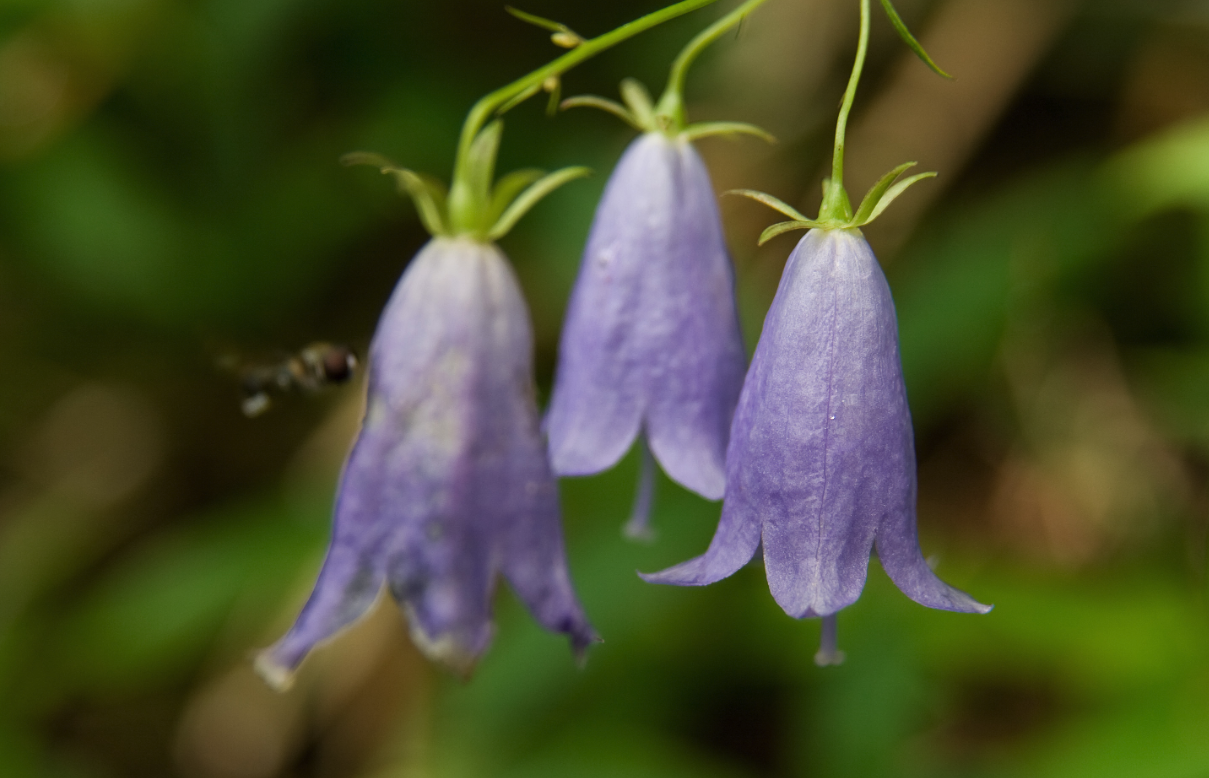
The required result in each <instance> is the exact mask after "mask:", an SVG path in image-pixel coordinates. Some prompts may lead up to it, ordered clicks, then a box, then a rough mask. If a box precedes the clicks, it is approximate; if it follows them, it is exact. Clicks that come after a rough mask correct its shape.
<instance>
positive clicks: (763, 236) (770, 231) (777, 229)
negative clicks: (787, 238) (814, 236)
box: [756, 219, 823, 246]
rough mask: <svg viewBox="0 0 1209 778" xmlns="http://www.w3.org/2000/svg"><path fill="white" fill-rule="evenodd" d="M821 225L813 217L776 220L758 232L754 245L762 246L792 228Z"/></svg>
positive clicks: (801, 228) (805, 228) (800, 228)
mask: <svg viewBox="0 0 1209 778" xmlns="http://www.w3.org/2000/svg"><path fill="white" fill-rule="evenodd" d="M821 226H823V225H821V224H819V223H818V222H816V221H814V220H813V219H794V220H793V221H790V222H777V223H776V224H774V225H772V226H770V227H768V228H766V229H765V230H764V232H761V233H760V240H759V242H758V243H757V244H756V245H759V246H763V245H764V244H765V243H767V242H768V241H770V240H772V239H773V238H775V237H777V236H778V235H783V234H785V233H786V232H792V231H793V230H813V229H814V228H815V227H821Z"/></svg>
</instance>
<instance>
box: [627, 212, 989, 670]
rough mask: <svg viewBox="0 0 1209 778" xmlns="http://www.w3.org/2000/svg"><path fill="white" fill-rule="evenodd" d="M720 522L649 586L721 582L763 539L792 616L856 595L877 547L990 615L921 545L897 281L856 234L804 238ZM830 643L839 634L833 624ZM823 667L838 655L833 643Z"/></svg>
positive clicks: (962, 604)
mask: <svg viewBox="0 0 1209 778" xmlns="http://www.w3.org/2000/svg"><path fill="white" fill-rule="evenodd" d="M726 464H727V468H726V471H727V472H726V476H727V488H726V500H725V502H724V503H723V508H722V519H721V522H720V524H719V525H718V530H717V533H716V534H715V535H714V539H713V541H712V542H711V543H710V546H709V549H708V550H707V551H706V552H705V554H703V555H702V556H699V557H697V558H695V559H691V560H689V561H687V562H684V563H682V564H679V565H676V566H675V567H672V568H669V569H667V570H664V571H662V572H659V573H654V574H651V575H644V576H643V578H644V579H646V580H647V581H650V582H651V583H664V584H676V585H680V586H701V585H704V584H709V583H713V582H715V581H718V580H721V579H723V578H726V577H727V576H729V575H731V574H732V573H734V572H735V571H737V570H738V569H739V568H740V567H742V566H743V565H745V564H747V562H748V561H749V560H750V559H751V558H752V556H753V555H754V554H755V552H756V549H757V548H759V547H760V546H761V544H762V545H763V549H764V564H765V568H766V571H767V575H768V585H769V588H770V589H771V591H772V595H773V597H774V598H775V599H776V601H777V603H778V604H779V605H780V606H781V607H782V608H783V609H784V610H785V612H786V613H788V614H789V615H790V616H793V617H795V618H806V617H812V616H814V617H818V616H822V617H829V616H832V615H833V614H835V613H836V612H837V611H839V610H840V609H841V608H845V607H847V606H849V605H851V604H852V603H854V602H855V601H856V600H857V598H858V597H859V596H860V593H861V589H862V588H863V587H864V585H865V576H866V572H867V568H868V564H869V556H870V552H871V550H872V549H873V548H874V547H876V549H877V556H878V559H879V560H880V562H881V565H882V568H883V569H884V570H885V571H886V573H887V574H888V575H889V576H890V578H891V580H893V581H894V583H895V584H896V585H897V586H898V588H899V589H901V590H902V591H903V593H904V594H906V595H907V596H908V597H910V598H911V599H913V600H915V601H916V602H918V603H920V604H921V605H926V606H928V607H930V608H939V609H942V610H952V611H964V612H969V613H985V612H987V611H989V610H990V608H989V607H988V606H985V605H981V604H979V603H977V602H975V601H974V600H973V599H972V598H971V597H970V596H969V595H967V594H965V593H964V592H961V591H958V590H957V589H954V588H953V587H951V586H949V585H947V584H945V583H944V582H942V581H941V580H940V579H939V578H937V577H936V575H935V574H934V573H933V572H932V570H931V568H929V566H928V564H927V562H926V561H925V560H924V557H923V554H922V553H921V551H920V547H919V541H918V538H917V535H916V526H915V493H916V479H915V449H914V442H913V436H912V429H911V415H910V411H909V410H908V407H907V393H906V388H905V386H904V384H903V374H902V366H901V362H900V359H899V353H898V328H897V323H896V321H895V314H894V302H893V300H892V299H891V297H890V288H889V286H888V285H887V284H886V279H885V276H884V275H883V274H882V271H881V268H880V267H879V266H878V263H877V259H876V258H875V257H874V256H873V251H872V250H871V249H870V248H869V244H868V243H867V242H866V241H865V239H864V237H863V236H862V235H861V233H860V232H859V230H856V229H814V230H811V231H810V232H808V233H807V234H806V235H805V237H803V238H802V240H801V241H800V242H799V243H798V245H797V248H796V249H794V251H793V254H791V255H790V257H789V261H788V263H787V264H786V266H785V272H784V275H783V276H782V277H781V283H780V286H779V288H778V289H777V294H776V297H775V298H774V300H773V303H772V307H771V308H770V309H769V311H768V316H767V317H766V318H765V320H764V330H763V333H762V334H761V336H760V342H759V345H758V346H757V347H756V353H755V356H754V357H753V359H752V364H751V369H750V370H749V371H748V374H747V380H746V381H745V383H744V385H743V393H742V395H741V397H740V399H739V406H738V409H737V410H736V411H735V418H734V424H733V425H732V427H731V434H730V447H729V451H728V452H727V461H726ZM829 627H830V628H831V630H832V635H831V638H830V640H831V641H834V623H831V624H830V625H829ZM824 643H825V645H824V649H823V651H822V652H821V655H820V657H819V659H820V661H821V662H827V661H833V660H834V659H835V653H834V645H831V646H827V645H826V643H827V639H826V638H825V641H824Z"/></svg>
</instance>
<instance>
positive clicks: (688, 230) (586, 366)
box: [546, 131, 747, 531]
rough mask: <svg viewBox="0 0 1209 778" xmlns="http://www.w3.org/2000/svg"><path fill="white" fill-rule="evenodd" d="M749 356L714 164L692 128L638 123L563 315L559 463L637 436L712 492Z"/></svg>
mask: <svg viewBox="0 0 1209 778" xmlns="http://www.w3.org/2000/svg"><path fill="white" fill-rule="evenodd" d="M746 363H747V357H746V354H745V353H744V348H743V340H742V336H741V334H740V331H739V320H738V315H737V313H736V310H735V299H734V273H733V271H732V269H731V264H730V257H729V255H728V254H727V250H726V243H725V240H724V238H723V235H722V226H721V223H720V219H719V217H718V207H717V205H716V202H715V195H714V190H713V186H712V185H711V183H710V179H709V174H708V173H707V172H706V169H705V165H704V164H703V163H702V161H701V157H700V156H699V155H698V154H697V152H696V150H695V149H694V148H693V146H692V144H691V143H690V142H689V141H688V140H687V139H685V138H681V137H669V136H668V135H666V134H664V133H662V132H658V131H654V132H647V133H644V134H643V135H641V136H640V137H639V138H638V139H637V140H635V141H634V142H633V143H632V144H631V146H630V148H629V149H628V150H627V151H626V153H625V155H624V156H623V157H622V159H621V162H620V163H619V164H618V165H617V169H616V170H615V171H614V172H613V176H612V177H611V178H610V179H609V183H608V185H607V187H606V188H605V193H604V197H603V199H602V200H601V202H600V206H599V207H598V208H597V211H596V218H595V221H594V222H593V224H592V230H591V234H590V236H589V238H588V244H587V248H586V249H585V251H584V257H583V264H582V265H581V267H580V271H579V278H578V280H577V281H576V284H575V289H574V291H573V292H572V296H571V301H570V305H569V308H568V311H567V317H566V322H565V324H564V325H563V332H562V340H561V343H560V346H559V364H558V368H557V372H556V374H555V382H554V393H553V395H552V397H551V401H550V409H549V412H548V414H547V417H546V432H547V435H548V436H549V442H550V459H551V463H552V464H553V467H554V471H555V472H556V473H558V474H559V475H588V474H592V473H598V472H600V471H602V470H605V469H607V468H609V467H612V466H613V465H614V464H616V462H617V460H619V459H620V458H621V457H622V455H624V454H625V453H626V451H628V450H629V448H630V446H631V445H632V444H633V443H634V440H635V438H637V437H638V436H639V435H642V436H644V438H645V441H646V443H647V444H648V445H649V447H650V451H651V453H652V454H653V455H654V458H655V459H656V460H657V461H658V462H659V464H660V465H662V466H663V469H664V471H665V472H666V473H667V474H668V475H669V476H670V477H671V478H672V479H673V480H675V481H677V482H678V483H680V484H681V485H683V486H685V487H687V488H689V489H692V490H693V491H695V492H697V493H699V494H701V495H703V496H705V497H708V498H710V499H714V500H717V499H720V498H721V497H722V493H723V490H724V487H725V482H726V481H725V473H724V463H725V457H726V440H727V434H728V431H729V429H730V421H731V416H732V414H733V413H734V408H735V403H736V402H737V401H738V397H739V389H740V387H741V386H742V383H743V373H744V370H745V368H746ZM640 518H641V517H640ZM631 529H632V531H640V530H641V521H639V522H636V524H635V525H634V526H633V527H632V528H631Z"/></svg>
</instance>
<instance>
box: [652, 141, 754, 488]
mask: <svg viewBox="0 0 1209 778" xmlns="http://www.w3.org/2000/svg"><path fill="white" fill-rule="evenodd" d="M675 145H676V148H677V152H678V155H677V156H678V165H677V168H676V172H677V174H678V176H679V179H680V180H679V186H678V187H677V190H678V192H679V195H680V199H679V201H678V203H677V205H678V208H677V209H676V210H675V211H674V213H675V217H676V221H677V227H676V229H675V235H674V240H673V242H672V243H671V245H670V246H668V247H667V259H666V264H665V270H666V272H665V274H664V275H663V278H662V279H661V280H662V281H663V282H664V289H663V300H664V302H663V303H662V305H656V304H654V303H653V302H652V304H651V305H650V306H649V308H648V310H647V311H646V313H647V315H648V319H647V323H646V325H645V330H646V331H647V332H658V331H661V330H662V331H666V332H667V336H666V340H665V341H664V342H663V343H657V342H654V341H652V342H651V347H650V352H649V361H648V362H647V366H648V370H649V373H648V374H649V376H650V377H649V379H648V381H649V384H648V385H649V387H650V389H649V394H648V397H649V400H648V408H647V412H646V430H647V436H648V438H649V440H650V445H651V450H652V451H653V452H654V454H655V458H656V459H658V460H659V463H660V464H661V465H663V469H664V471H665V472H667V474H668V476H669V477H671V478H672V480H674V481H676V482H678V483H680V484H681V485H683V486H686V487H688V488H689V489H692V490H693V491H695V492H697V493H698V494H700V495H702V496H703V497H707V498H709V499H711V500H718V499H721V498H722V494H723V492H724V491H725V489H726V475H725V461H726V444H727V440H728V438H729V435H730V424H731V417H732V415H733V413H734V409H735V405H736V403H737V402H738V400H739V391H740V389H741V388H742V386H743V374H744V372H745V371H746V369H747V357H746V354H745V352H744V349H743V339H742V336H741V334H740V331H739V324H738V313H737V312H736V310H735V291H734V273H733V271H732V269H731V264H730V256H729V255H728V253H727V250H726V240H725V238H724V237H723V234H722V225H721V222H720V219H719V217H718V205H717V199H716V197H715V195H714V190H713V185H712V184H711V183H710V179H709V173H708V172H706V169H705V164H704V163H703V162H702V161H701V157H700V156H698V154H697V152H696V150H695V149H693V147H692V145H691V144H689V143H687V142H683V141H682V142H679V143H678V144H675Z"/></svg>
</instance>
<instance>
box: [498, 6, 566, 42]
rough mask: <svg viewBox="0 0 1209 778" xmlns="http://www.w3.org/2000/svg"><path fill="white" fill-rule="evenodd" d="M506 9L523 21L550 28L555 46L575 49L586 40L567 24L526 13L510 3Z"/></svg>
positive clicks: (551, 38) (545, 28)
mask: <svg viewBox="0 0 1209 778" xmlns="http://www.w3.org/2000/svg"><path fill="white" fill-rule="evenodd" d="M504 10H505V11H507V12H508V13H510V14H512V15H513V16H515V17H516V18H517V19H520V20H521V21H522V22H527V23H529V24H532V25H534V26H535V27H541V28H542V29H544V30H549V31H550V32H552V33H554V34H553V35H551V36H550V40H552V41H554V45H555V46H561V47H562V48H564V49H573V48H575V47H576V46H578V45H579V44H581V43H583V42H584V39H583V37H582V36H580V35H579V34H578V33H576V32H575V31H574V30H572V29H571V28H570V27H568V26H567V25H565V24H563V23H561V22H556V21H553V20H551V19H545V18H543V17H541V16H536V15H534V14H531V13H526V12H524V11H521V10H519V9H517V8H513V7H512V6H510V5H506V6H504Z"/></svg>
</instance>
